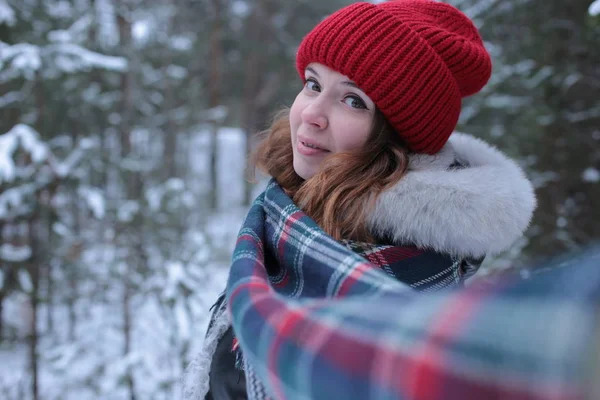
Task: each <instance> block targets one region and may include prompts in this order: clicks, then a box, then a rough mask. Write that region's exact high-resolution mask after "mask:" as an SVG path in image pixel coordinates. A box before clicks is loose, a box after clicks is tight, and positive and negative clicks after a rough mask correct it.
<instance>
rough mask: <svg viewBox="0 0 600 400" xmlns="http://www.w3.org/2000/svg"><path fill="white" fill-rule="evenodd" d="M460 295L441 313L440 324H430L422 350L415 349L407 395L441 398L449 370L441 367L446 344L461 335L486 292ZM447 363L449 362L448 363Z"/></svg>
mask: <svg viewBox="0 0 600 400" xmlns="http://www.w3.org/2000/svg"><path fill="white" fill-rule="evenodd" d="M478 294H479V295H477V296H475V295H473V294H469V295H468V296H467V295H463V296H458V297H456V298H454V299H452V300H451V302H450V304H447V305H446V307H445V308H444V310H446V312H445V313H443V314H442V315H440V316H439V320H438V321H437V323H435V324H433V325H432V326H431V329H430V330H429V332H430V333H429V335H428V337H429V338H428V339H425V340H424V341H423V346H422V348H421V349H415V353H414V354H415V357H414V359H413V363H412V364H413V366H412V368H411V369H410V370H409V371H406V375H405V379H404V385H405V388H407V393H408V397H410V398H416V399H423V400H434V399H439V398H440V395H441V394H442V393H441V391H443V390H444V385H443V382H444V380H445V379H446V378H447V371H444V370H440V369H439V367H437V366H439V365H442V363H443V362H444V356H445V352H444V347H445V346H446V344H447V343H448V342H451V341H452V339H453V338H456V337H459V333H460V331H461V329H463V328H464V327H465V324H466V322H467V321H468V320H469V318H470V317H472V316H473V314H474V313H475V312H476V311H477V309H478V308H479V306H481V303H480V301H481V299H482V298H483V297H484V296H483V292H478ZM446 364H447V363H446Z"/></svg>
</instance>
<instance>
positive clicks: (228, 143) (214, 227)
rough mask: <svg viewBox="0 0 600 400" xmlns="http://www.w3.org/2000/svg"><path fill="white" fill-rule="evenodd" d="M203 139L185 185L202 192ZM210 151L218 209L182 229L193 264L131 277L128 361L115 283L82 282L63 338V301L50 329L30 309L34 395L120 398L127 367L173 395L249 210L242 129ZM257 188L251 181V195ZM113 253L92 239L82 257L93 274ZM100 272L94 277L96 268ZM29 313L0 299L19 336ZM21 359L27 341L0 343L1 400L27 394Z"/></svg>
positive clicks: (147, 393) (47, 399) (194, 147)
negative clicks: (191, 246) (34, 322)
mask: <svg viewBox="0 0 600 400" xmlns="http://www.w3.org/2000/svg"><path fill="white" fill-rule="evenodd" d="M208 144H209V134H208V132H199V133H198V134H197V135H196V136H195V137H194V138H193V140H192V143H191V144H190V148H189V151H190V157H189V160H190V175H191V177H192V178H193V179H190V180H189V182H190V183H189V185H190V189H191V190H194V189H198V190H201V189H202V188H203V185H205V183H206V178H207V175H206V174H207V170H208V159H207V157H206V149H207V148H208ZM218 147H219V158H218V160H219V161H218V162H219V168H218V171H219V172H218V173H219V177H218V178H219V179H218V181H219V184H218V186H219V187H218V199H219V207H218V211H217V212H216V213H213V214H212V215H209V216H208V218H206V219H205V220H206V221H207V222H206V225H205V226H204V227H203V230H202V231H201V232H200V231H199V232H197V233H194V232H192V233H188V234H189V235H192V236H193V237H194V238H193V239H192V240H191V243H197V246H198V247H199V248H198V249H197V251H198V254H196V255H195V256H194V258H193V259H192V260H191V261H189V262H187V263H185V264H184V263H183V262H178V261H173V262H171V263H170V264H169V265H167V268H165V270H166V271H167V273H166V275H165V276H163V277H162V279H161V278H160V277H158V278H157V277H153V278H152V279H154V281H152V280H149V281H147V282H138V285H140V286H141V287H144V288H145V290H144V291H143V292H142V291H141V290H140V293H134V294H133V295H132V297H131V299H130V302H131V303H130V304H131V305H132V309H133V316H132V321H133V326H132V333H131V348H130V351H129V354H128V356H127V357H124V356H123V353H124V336H123V330H122V326H123V309H122V298H123V290H124V289H123V286H120V285H111V286H108V287H106V288H103V290H102V291H99V289H98V287H95V286H94V285H91V286H89V287H82V288H80V297H79V298H78V299H77V300H76V304H75V307H74V308H73V309H74V310H75V313H76V316H77V318H76V321H77V325H76V329H75V330H74V331H73V332H72V337H71V338H70V339H69V332H68V329H67V327H68V326H69V323H68V319H69V314H68V313H69V310H68V308H67V306H66V305H65V304H55V305H54V306H53V308H52V310H53V311H52V312H53V320H54V329H53V330H54V332H55V333H54V334H52V335H43V332H44V331H45V330H46V328H47V326H46V325H47V324H46V321H47V319H48V318H47V313H48V308H47V307H46V306H42V307H41V309H40V313H39V315H38V325H39V327H40V330H41V332H42V335H43V336H42V338H41V340H40V343H39V349H38V352H39V355H38V360H39V365H40V377H39V386H40V389H39V393H40V399H41V400H58V399H64V400H70V399H84V400H85V399H111V400H112V399H128V392H127V386H126V384H125V382H124V379H123V377H124V376H125V375H126V374H125V373H126V372H127V371H131V372H132V373H133V376H134V382H135V391H136V394H137V396H138V398H139V399H178V398H180V391H181V388H180V385H179V381H180V379H181V375H182V372H183V369H184V368H185V364H186V361H185V360H187V361H189V360H190V359H191V358H192V357H193V356H194V355H195V354H196V353H197V352H198V351H199V349H200V347H201V345H202V341H203V337H204V333H205V330H206V326H207V324H208V318H209V315H210V314H209V308H210V306H211V305H212V304H213V303H214V301H215V299H216V298H217V296H218V294H219V293H220V292H221V291H222V290H223V289H224V287H225V282H226V279H227V274H228V266H229V254H230V253H231V250H232V249H233V246H234V244H235V239H236V236H237V232H238V230H239V228H240V225H241V223H242V221H243V218H244V216H245V214H246V211H247V207H246V206H244V205H242V200H243V196H244V186H243V185H244V180H243V178H244V173H245V172H244V169H245V159H246V155H245V136H244V135H243V132H241V131H240V130H237V129H232V128H223V129H222V130H221V131H220V132H219V142H218ZM194 186H195V187H194ZM262 187H263V185H262V184H259V185H256V187H255V188H254V192H255V194H257V193H258V192H260V190H261V189H262ZM94 212H95V213H97V210H96V211H94ZM199 212H204V211H203V210H199ZM208 242H210V243H212V244H213V245H214V244H215V243H216V244H218V251H214V249H213V248H211V249H208V248H207V249H205V250H206V251H204V250H203V249H202V248H201V247H202V246H206V243H208ZM111 251H114V250H112V249H108V248H106V249H104V248H102V246H100V245H99V246H98V247H97V248H96V249H93V250H89V251H88V252H87V253H86V254H85V255H84V258H86V257H87V258H86V262H89V263H94V264H93V265H98V267H97V269H98V271H102V268H105V269H106V271H108V268H107V267H106V265H107V264H108V263H110V260H111V255H110V253H111ZM107 260H109V261H107ZM98 273H99V276H102V272H98ZM107 273H108V272H107ZM190 282H193V283H190ZM184 287H186V288H187V289H190V288H192V289H193V290H192V293H191V294H187V295H185V296H183V295H181V293H182V290H185V289H182V288H184ZM99 293H100V294H99ZM148 293H154V294H155V295H154V297H153V296H152V295H150V296H149V295H148ZM27 310H28V307H27V297H26V296H25V295H22V294H21V295H12V296H11V297H9V298H8V299H6V300H5V310H4V312H5V321H4V322H5V325H6V326H7V327H8V329H10V330H12V331H13V332H16V333H17V336H21V337H22V336H24V335H25V334H26V332H27V319H28V318H30V315H27ZM28 357H29V355H28V348H27V347H26V345H25V344H20V345H9V344H6V343H5V344H4V345H3V346H2V347H0V399H2V400H27V399H29V398H30V393H29V391H30V386H31V384H30V381H29V379H31V378H30V373H29V368H28ZM182 360H183V361H182Z"/></svg>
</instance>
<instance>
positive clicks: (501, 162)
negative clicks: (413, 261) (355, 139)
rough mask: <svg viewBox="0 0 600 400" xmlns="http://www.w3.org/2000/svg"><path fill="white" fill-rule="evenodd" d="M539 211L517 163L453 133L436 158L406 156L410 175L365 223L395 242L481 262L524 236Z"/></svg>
mask: <svg viewBox="0 0 600 400" xmlns="http://www.w3.org/2000/svg"><path fill="white" fill-rule="evenodd" d="M535 206H536V199H535V194H534V191H533V187H532V185H531V182H530V181H529V180H528V179H527V177H526V176H525V173H524V172H523V170H522V169H521V168H520V167H519V165H518V164H517V163H516V162H515V161H514V160H512V159H510V158H509V157H507V156H506V155H505V154H504V153H502V152H501V151H499V150H498V149H496V148H495V147H493V146H491V145H489V144H488V143H486V142H484V141H482V140H480V139H477V138H475V137H473V136H470V135H466V134H460V133H455V134H453V135H452V136H451V137H450V140H449V141H448V143H447V144H446V146H445V147H444V148H443V149H442V150H441V151H440V152H438V153H437V154H435V155H427V154H412V155H410V156H409V167H408V171H407V173H406V175H405V176H404V177H403V178H402V179H401V180H400V181H399V182H398V183H396V184H395V185H394V186H392V187H391V188H389V189H388V190H386V191H384V192H383V193H382V194H381V195H380V196H379V197H378V199H377V202H376V204H375V207H374V208H373V210H372V211H371V213H370V214H369V217H368V224H369V229H370V230H371V231H372V232H373V234H375V235H377V236H380V237H389V238H391V239H392V240H393V241H394V242H395V243H403V242H408V243H413V244H415V245H416V246H418V247H422V248H430V249H433V250H435V251H437V252H439V253H442V254H450V255H451V256H454V257H470V258H473V259H477V258H479V257H482V256H485V255H486V254H495V253H498V252H501V251H504V250H506V249H507V248H508V247H509V246H510V245H511V244H512V243H513V242H514V241H515V240H517V239H518V238H519V237H520V236H522V234H523V232H524V231H525V229H526V228H527V227H528V225H529V223H530V221H531V217H532V215H533V211H534V209H535Z"/></svg>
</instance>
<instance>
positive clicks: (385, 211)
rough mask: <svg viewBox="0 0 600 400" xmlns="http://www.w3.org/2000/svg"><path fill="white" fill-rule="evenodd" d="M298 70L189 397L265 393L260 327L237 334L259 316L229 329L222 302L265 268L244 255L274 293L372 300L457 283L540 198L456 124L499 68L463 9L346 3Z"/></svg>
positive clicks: (505, 241) (269, 139)
mask: <svg viewBox="0 0 600 400" xmlns="http://www.w3.org/2000/svg"><path fill="white" fill-rule="evenodd" d="M296 67H297V70H298V73H299V74H300V78H301V79H302V81H303V83H304V86H303V88H302V89H301V90H300V92H299V94H298V96H297V97H296V99H295V100H294V102H293V104H292V106H291V108H290V109H289V110H284V111H281V112H280V113H279V114H278V115H277V116H276V118H275V120H274V122H273V124H272V125H271V127H270V129H268V130H267V131H266V132H265V133H264V138H263V140H262V142H261V144H260V145H259V146H258V148H257V150H256V152H255V153H254V154H253V161H254V163H255V165H256V166H257V167H258V168H259V169H261V170H262V171H264V172H265V173H267V174H269V175H270V176H272V177H273V180H272V181H271V183H270V184H269V186H268V187H267V189H266V190H265V192H264V193H263V194H262V195H261V196H260V197H259V198H258V199H257V200H256V202H255V204H254V206H253V207H252V209H251V211H250V213H249V214H248V217H247V220H246V222H245V223H244V226H243V227H242V230H241V231H240V237H239V240H238V245H237V247H236V251H235V253H234V265H233V267H232V272H231V276H230V280H229V284H228V290H227V294H224V295H223V296H222V297H221V298H220V299H219V301H218V302H217V304H216V306H215V307H216V308H215V311H214V312H213V317H212V320H211V324H210V326H209V329H208V332H207V336H206V340H205V346H204V351H203V353H202V354H201V355H200V356H199V357H198V359H197V360H195V361H194V362H193V363H192V365H191V366H190V368H189V370H188V374H187V377H186V383H185V390H184V393H185V397H186V398H197V399H204V398H206V399H215V400H220V399H236V398H246V397H247V396H248V395H249V393H253V395H252V396H251V397H257V395H256V393H260V392H261V390H263V389H260V390H257V385H259V383H258V381H257V380H256V379H253V380H252V381H250V380H248V382H246V380H245V379H244V378H245V377H247V374H248V372H250V373H252V365H251V364H252V363H251V360H250V361H249V360H247V359H246V360H245V361H243V360H242V357H241V356H242V354H243V352H242V350H244V352H245V350H246V348H245V347H247V343H248V342H247V341H248V340H250V339H249V338H247V337H246V338H245V340H246V342H245V341H244V338H237V337H236V334H235V331H236V329H235V327H236V326H238V327H241V326H242V325H244V324H245V325H247V324H252V323H253V318H251V317H248V318H245V319H244V320H243V321H241V320H238V321H236V320H235V319H234V321H233V325H234V328H232V326H231V320H230V314H229V313H228V312H227V311H226V309H227V307H228V304H229V303H230V302H231V296H233V295H235V293H232V292H230V290H233V289H232V288H233V286H232V284H233V282H236V281H237V279H242V280H244V279H246V280H248V281H252V280H253V279H257V277H256V276H246V277H245V278H241V276H240V275H238V274H242V275H243V274H244V273H248V271H247V270H244V269H243V268H236V265H239V264H236V263H238V262H239V261H240V260H244V259H246V260H248V259H250V260H252V262H253V263H254V264H256V265H260V266H261V268H262V270H263V271H265V273H266V274H268V280H269V282H270V283H269V285H270V286H269V290H272V291H274V292H276V293H278V294H279V295H281V296H283V297H285V298H289V299H307V298H332V297H334V298H337V297H347V296H354V295H356V296H368V295H369V293H371V291H373V287H377V288H383V289H385V290H387V289H386V288H393V289H391V290H394V291H395V290H399V289H398V288H399V287H400V286H397V285H399V282H402V283H403V284H405V285H408V286H410V287H412V288H414V289H416V290H419V291H427V292H432V291H438V290H441V289H443V288H450V287H457V286H460V285H461V284H462V282H463V281H464V279H465V278H466V277H468V276H470V275H472V274H473V273H474V272H475V271H476V270H477V268H478V267H479V265H480V264H481V262H482V260H483V258H484V257H485V256H486V255H489V254H494V253H498V252H501V251H503V250H505V249H506V248H507V247H508V246H510V245H511V244H512V243H513V242H514V241H515V240H516V239H518V238H519V237H520V236H521V235H522V233H523V231H524V230H525V229H526V227H527V226H528V224H529V222H530V219H531V216H532V213H533V210H534V208H535V197H534V193H533V190H532V187H531V184H530V183H529V181H528V180H527V178H526V177H525V175H524V174H523V172H522V170H521V169H520V168H519V167H518V166H517V164H516V163H515V162H513V161H512V160H510V159H509V158H507V157H506V156H504V155H503V154H502V153H501V152H499V151H498V150H496V149H494V148H492V147H491V146H489V145H487V144H486V143H484V142H482V141H481V140H479V139H476V138H474V137H471V136H468V135H465V134H459V133H454V134H452V133H453V131H454V129H455V127H456V123H457V121H458V117H459V114H460V108H461V99H462V98H463V97H465V96H469V95H472V94H474V93H476V92H478V91H479V90H480V89H481V88H482V87H483V86H484V85H485V83H486V82H487V81H488V79H489V77H490V74H491V61H490V57H489V55H488V53H487V51H486V50H485V48H484V46H483V42H482V40H481V38H480V36H479V33H478V31H477V29H476V28H475V26H474V25H473V23H472V22H471V21H470V20H469V19H468V18H467V17H466V16H465V15H464V14H462V13H461V12H460V11H458V10H457V9H456V8H454V7H452V6H450V5H448V4H444V3H438V2H434V1H431V0H396V1H388V2H383V3H379V4H377V5H374V4H371V3H355V4H352V5H350V6H348V7H345V8H343V9H341V10H339V11H338V12H336V13H334V14H332V15H331V16H329V17H328V18H326V19H325V20H324V21H322V22H321V23H320V24H319V25H317V26H316V27H315V28H314V29H313V30H312V31H311V32H310V33H308V35H307V36H306V37H305V38H304V39H303V41H302V43H301V44H300V47H299V49H298V53H297V60H296ZM247 246H250V247H247ZM244 271H246V272H244ZM294 301H295V300H294ZM254 318H256V319H259V318H260V316H259V315H258V314H256V315H255V317H254ZM238 339H240V342H239V343H238ZM253 340H257V341H258V340H260V338H254V339H253ZM240 344H241V349H240V346H239V345H240ZM242 363H243V364H244V365H242ZM236 364H237V366H236ZM261 372H263V373H264V371H261ZM252 376H254V375H252ZM246 385H248V387H247V386H246ZM247 388H248V389H251V390H250V391H247ZM271 389H273V388H271ZM266 395H267V394H266V393H265V396H266ZM270 395H271V396H272V395H273V393H270ZM258 397H260V396H258Z"/></svg>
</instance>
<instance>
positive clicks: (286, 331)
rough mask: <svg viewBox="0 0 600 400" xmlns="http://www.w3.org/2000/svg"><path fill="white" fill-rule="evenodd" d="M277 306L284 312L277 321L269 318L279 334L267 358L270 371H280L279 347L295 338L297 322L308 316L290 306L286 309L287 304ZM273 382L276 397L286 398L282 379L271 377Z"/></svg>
mask: <svg viewBox="0 0 600 400" xmlns="http://www.w3.org/2000/svg"><path fill="white" fill-rule="evenodd" d="M277 308H279V309H283V310H284V313H283V315H282V316H281V318H279V319H278V320H277V321H272V320H267V321H268V322H269V323H270V324H271V326H272V327H273V329H275V331H276V332H278V334H276V335H275V340H274V341H273V344H272V345H271V347H270V349H269V354H268V360H267V365H268V370H269V373H272V372H273V371H278V368H277V356H278V355H279V349H280V347H281V345H282V344H283V343H284V342H285V341H286V340H289V339H292V340H293V337H294V335H293V333H294V328H295V326H296V324H298V322H301V321H303V320H304V319H305V317H306V315H305V313H303V312H300V311H298V310H290V309H289V308H288V309H287V310H286V308H285V306H284V307H281V306H279V307H277ZM267 315H268V314H267ZM271 382H272V383H273V391H274V393H273V394H274V395H275V396H274V397H275V398H276V399H284V398H285V396H284V392H283V388H282V387H281V385H280V384H279V382H280V380H279V379H271Z"/></svg>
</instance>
